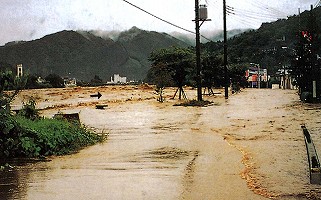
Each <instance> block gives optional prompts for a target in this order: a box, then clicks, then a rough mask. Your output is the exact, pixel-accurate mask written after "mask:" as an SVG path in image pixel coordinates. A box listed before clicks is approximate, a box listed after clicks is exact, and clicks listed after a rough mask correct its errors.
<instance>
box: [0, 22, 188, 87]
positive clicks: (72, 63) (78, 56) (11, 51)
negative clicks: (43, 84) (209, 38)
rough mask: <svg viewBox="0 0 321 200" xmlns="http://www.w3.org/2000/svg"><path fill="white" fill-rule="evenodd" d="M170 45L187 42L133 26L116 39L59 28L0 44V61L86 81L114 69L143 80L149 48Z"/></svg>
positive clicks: (41, 73)
mask: <svg viewBox="0 0 321 200" xmlns="http://www.w3.org/2000/svg"><path fill="white" fill-rule="evenodd" d="M170 46H181V47H182V46H183V47H184V46H185V47H186V46H188V45H187V44H186V43H184V42H181V41H180V40H178V39H176V38H174V37H172V36H170V35H168V34H165V33H157V32H149V31H144V30H140V29H138V28H136V27H133V28H132V29H130V30H128V31H125V32H122V33H121V34H120V35H119V37H118V40H112V39H110V38H109V37H103V38H102V37H99V36H96V35H94V34H93V33H91V32H85V31H79V32H76V31H61V32H58V33H54V34H51V35H47V36H45V37H43V38H41V39H38V40H33V41H28V42H10V43H8V44H6V45H5V46H2V47H0V63H7V64H10V65H12V66H15V65H16V64H20V63H22V64H23V67H24V71H25V72H26V71H28V72H29V73H31V74H38V75H41V76H47V75H48V74H58V75H60V76H69V77H71V78H73V77H75V78H77V79H79V80H85V81H88V80H91V79H92V78H93V77H94V76H95V75H98V76H99V77H100V78H101V79H103V80H104V81H106V80H110V77H111V76H112V75H113V74H115V73H116V74H120V75H121V76H126V77H128V79H129V80H143V79H144V78H145V76H146V74H147V71H148V69H149V67H150V64H149V62H148V56H149V54H150V52H151V51H153V50H155V49H159V48H167V47H170ZM2 65H3V66H4V65H5V64H2Z"/></svg>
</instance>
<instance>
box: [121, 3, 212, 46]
mask: <svg viewBox="0 0 321 200" xmlns="http://www.w3.org/2000/svg"><path fill="white" fill-rule="evenodd" d="M123 1H124V2H126V3H128V4H129V5H131V6H133V7H135V8H137V9H139V10H141V11H143V12H144V13H146V14H148V15H150V16H152V17H155V18H156V19H158V20H161V21H163V22H165V23H167V24H169V25H171V26H174V27H176V28H178V29H181V30H184V31H186V32H189V33H192V34H194V35H195V34H196V33H195V32H194V31H191V30H188V29H185V28H183V27H181V26H178V25H176V24H174V23H172V22H169V21H167V20H165V19H162V18H160V17H158V16H156V15H154V14H152V13H150V12H148V11H146V10H144V9H142V8H141V7H138V6H136V5H134V4H132V3H130V2H129V1H126V0H123ZM201 37H202V38H204V39H206V40H208V41H210V42H213V41H212V40H211V39H208V38H207V37H205V36H203V35H201Z"/></svg>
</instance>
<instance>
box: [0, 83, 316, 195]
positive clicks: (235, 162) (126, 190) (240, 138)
mask: <svg viewBox="0 0 321 200" xmlns="http://www.w3.org/2000/svg"><path fill="white" fill-rule="evenodd" d="M98 91H99V92H100V93H101V94H102V95H103V96H102V98H101V99H99V100H98V99H95V98H91V97H90V94H95V93H97V92H98ZM174 92H175V90H174V89H173V88H171V89H168V90H165V96H166V97H165V98H166V101H165V102H164V103H159V102H157V101H156V98H157V96H156V94H155V93H154V90H153V88H151V87H148V86H108V87H101V88H71V89H69V88H67V89H52V90H31V91H22V92H21V93H20V95H19V97H18V98H17V99H16V100H15V102H14V103H13V108H15V109H19V107H21V101H26V99H28V96H33V97H34V98H35V99H36V101H37V106H38V108H39V109H41V113H42V115H43V116H45V117H52V116H53V115H54V114H56V113H58V112H62V113H79V114H80V120H81V122H82V124H84V125H85V126H87V127H88V128H90V129H92V130H93V131H95V132H97V133H99V134H100V133H102V134H108V140H107V141H106V142H104V143H102V144H97V145H95V146H91V147H88V148H85V149H83V150H81V151H80V152H78V153H76V154H73V155H67V156H59V157H50V158H48V160H47V161H45V162H26V163H21V162H18V163H16V165H15V167H14V168H13V169H11V170H9V171H4V172H0V175H1V176H0V199H28V200H29V199H48V200H49V199H50V200H52V199H75V200H82V199H95V200H96V199H116V200H118V199H126V200H127V199H148V200H149V199H166V200H170V199H173V200H176V199H179V200H185V199H186V200H189V199H215V200H216V199H228V200H230V199H237V200H239V199H251V200H260V199H270V198H275V199H321V186H320V185H312V184H310V180H309V169H308V161H307V153H306V148H305V143H304V137H303V133H302V130H301V125H303V124H305V125H306V127H307V128H308V129H309V131H310V133H311V137H312V138H313V141H314V144H315V147H316V149H317V152H318V154H319V155H321V135H320V133H321V117H320V111H321V105H312V104H302V103H301V102H300V101H299V98H298V95H297V91H295V90H278V89H277V90H271V89H244V90H242V92H240V93H238V94H234V95H230V97H229V99H228V100H225V98H224V96H223V95H222V94H219V93H220V92H222V93H224V91H219V90H217V91H215V92H217V94H216V95H215V96H211V97H209V96H205V97H204V98H205V99H208V100H210V101H213V102H214V104H213V105H211V106H207V107H183V106H173V105H174V104H175V103H178V102H179V101H178V100H177V99H176V100H170V95H173V94H174ZM186 93H187V96H188V98H190V99H193V98H195V95H196V91H195V90H193V89H191V88H187V89H186ZM98 103H99V104H106V105H108V106H107V107H105V109H95V105H96V104H98Z"/></svg>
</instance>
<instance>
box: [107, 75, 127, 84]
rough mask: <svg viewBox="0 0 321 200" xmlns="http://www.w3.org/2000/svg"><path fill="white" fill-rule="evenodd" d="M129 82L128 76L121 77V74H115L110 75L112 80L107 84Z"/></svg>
mask: <svg viewBox="0 0 321 200" xmlns="http://www.w3.org/2000/svg"><path fill="white" fill-rule="evenodd" d="M125 83H127V77H121V76H120V75H119V74H114V79H113V77H110V82H107V84H125Z"/></svg>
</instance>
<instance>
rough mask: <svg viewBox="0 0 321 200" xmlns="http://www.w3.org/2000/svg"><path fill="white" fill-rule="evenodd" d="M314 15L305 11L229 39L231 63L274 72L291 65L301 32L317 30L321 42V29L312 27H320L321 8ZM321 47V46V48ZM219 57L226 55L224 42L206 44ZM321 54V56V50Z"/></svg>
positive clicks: (229, 59) (204, 47)
mask: <svg viewBox="0 0 321 200" xmlns="http://www.w3.org/2000/svg"><path fill="white" fill-rule="evenodd" d="M312 14H313V15H314V17H312V18H311V12H310V11H305V12H303V13H301V15H300V16H299V15H294V16H290V17H288V19H280V20H277V21H275V22H272V23H264V24H262V25H261V27H260V28H259V29H257V30H250V31H247V32H244V33H241V34H239V35H236V36H234V37H232V38H230V39H229V40H228V61H229V64H231V65H233V64H239V65H242V64H244V65H246V64H249V63H257V64H260V65H261V66H262V67H265V68H268V69H269V71H270V72H271V73H273V72H275V71H276V70H277V69H278V68H281V66H283V65H290V59H291V56H293V54H294V52H295V49H296V46H297V44H298V42H299V37H298V35H299V34H301V31H307V30H311V29H315V32H317V33H318V34H316V35H318V36H317V38H314V40H316V42H317V40H318V41H320V39H321V38H320V26H319V27H317V26H316V27H311V26H312V21H313V19H314V20H316V23H315V24H316V25H320V24H321V7H318V8H316V9H314V10H313V12H312ZM319 47H320V45H319ZM203 49H207V50H208V51H210V52H213V53H214V54H216V55H219V54H222V53H223V42H222V41H218V42H209V43H206V44H204V45H203ZM318 52H319V55H321V52H320V48H319V51H318Z"/></svg>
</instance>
